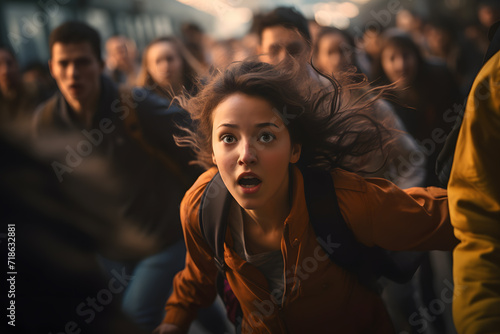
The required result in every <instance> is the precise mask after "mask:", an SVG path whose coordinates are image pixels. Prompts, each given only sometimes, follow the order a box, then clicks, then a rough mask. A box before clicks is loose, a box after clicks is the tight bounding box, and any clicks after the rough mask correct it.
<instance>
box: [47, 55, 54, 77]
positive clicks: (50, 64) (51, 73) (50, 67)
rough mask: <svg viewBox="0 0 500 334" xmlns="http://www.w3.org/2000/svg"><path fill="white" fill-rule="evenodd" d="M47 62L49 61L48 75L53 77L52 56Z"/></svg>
mask: <svg viewBox="0 0 500 334" xmlns="http://www.w3.org/2000/svg"><path fill="white" fill-rule="evenodd" d="M48 63H49V72H50V76H51V77H52V78H54V72H53V71H52V58H50V59H49V61H48Z"/></svg>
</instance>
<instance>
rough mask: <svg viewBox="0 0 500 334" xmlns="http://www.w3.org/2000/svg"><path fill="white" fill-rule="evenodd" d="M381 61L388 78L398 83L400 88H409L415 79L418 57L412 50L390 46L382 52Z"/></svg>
mask: <svg viewBox="0 0 500 334" xmlns="http://www.w3.org/2000/svg"><path fill="white" fill-rule="evenodd" d="M380 60H381V63H382V68H383V69H384V72H385V74H386V76H387V78H388V79H389V80H390V81H391V82H398V85H397V86H398V87H407V86H408V85H410V84H411V82H412V81H413V80H414V79H415V77H416V74H417V70H418V69H417V67H418V63H417V56H416V55H415V54H414V53H413V52H411V51H410V50H407V49H405V48H401V47H398V46H395V45H388V46H386V47H385V48H384V49H383V50H382V53H381V56H380Z"/></svg>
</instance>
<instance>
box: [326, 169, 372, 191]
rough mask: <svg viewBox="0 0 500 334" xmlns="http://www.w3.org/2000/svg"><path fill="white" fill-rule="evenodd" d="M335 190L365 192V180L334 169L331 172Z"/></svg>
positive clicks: (351, 173) (342, 170)
mask: <svg viewBox="0 0 500 334" xmlns="http://www.w3.org/2000/svg"><path fill="white" fill-rule="evenodd" d="M330 173H331V175H332V179H333V184H334V186H335V189H345V190H353V191H363V192H364V191H366V179H365V178H364V177H362V176H360V175H358V174H356V173H353V172H349V171H346V170H344V169H341V168H335V169H333V170H332V171H331V172H330Z"/></svg>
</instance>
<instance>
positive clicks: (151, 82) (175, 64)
mask: <svg viewBox="0 0 500 334" xmlns="http://www.w3.org/2000/svg"><path fill="white" fill-rule="evenodd" d="M202 74H203V68H202V66H201V64H200V63H199V62H198V61H197V60H196V59H195V58H194V57H193V56H192V55H191V54H190V53H189V52H188V51H187V49H186V48H185V47H184V45H182V43H181V42H180V41H179V40H177V39H176V38H174V37H160V38H157V39H155V40H153V41H152V42H151V43H149V44H148V46H147V47H146V48H145V49H144V52H143V54H142V65H141V69H140V72H139V76H138V79H137V85H138V86H141V87H145V88H147V89H149V90H152V91H153V92H155V93H156V94H158V95H160V96H164V97H166V98H168V99H172V98H173V97H174V96H176V95H179V94H181V93H182V92H183V90H186V91H187V92H189V93H191V94H192V93H193V92H194V89H195V87H196V85H195V82H196V80H197V79H198V78H199V76H200V75H202Z"/></svg>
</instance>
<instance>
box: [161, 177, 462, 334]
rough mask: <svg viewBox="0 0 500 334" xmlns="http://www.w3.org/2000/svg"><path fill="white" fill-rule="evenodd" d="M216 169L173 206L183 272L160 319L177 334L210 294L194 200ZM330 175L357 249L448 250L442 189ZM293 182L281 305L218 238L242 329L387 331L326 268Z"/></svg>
mask: <svg viewBox="0 0 500 334" xmlns="http://www.w3.org/2000/svg"><path fill="white" fill-rule="evenodd" d="M216 172H217V170H216V169H215V168H213V169H210V170H208V171H207V172H205V173H204V174H203V175H201V176H200V178H199V179H198V181H196V183H195V184H194V185H193V187H191V189H190V190H189V191H188V192H187V193H186V196H185V197H184V199H183V201H182V204H181V221H182V225H183V229H184V236H185V239H186V246H187V249H188V253H187V256H186V268H185V269H184V270H183V271H181V272H180V273H179V274H178V275H177V276H176V277H175V280H174V287H173V293H172V295H171V296H170V299H169V300H168V302H167V306H166V311H167V313H166V316H165V319H164V320H163V321H164V322H167V323H172V324H176V325H178V326H179V327H181V328H182V329H184V330H186V329H187V328H188V326H189V323H190V322H191V320H192V319H193V317H194V316H195V314H196V310H197V308H198V307H201V306H208V305H210V304H211V302H212V301H213V299H214V298H215V296H216V288H215V278H216V274H217V268H216V266H215V263H214V260H213V255H212V252H211V250H210V248H209V246H208V245H207V243H206V242H205V240H204V237H203V236H202V234H201V231H200V224H199V220H198V210H199V205H200V200H201V196H202V194H203V191H204V190H205V188H206V186H207V184H208V182H209V181H210V180H211V179H212V178H213V176H214V175H215V173H216ZM332 178H333V182H334V185H335V191H336V194H337V199H338V203H339V207H340V210H341V212H342V215H343V216H344V219H345V221H346V223H347V224H348V225H349V227H350V228H351V229H352V231H353V232H354V234H355V236H356V238H357V239H358V240H359V241H360V242H362V243H363V244H365V245H368V246H374V245H378V246H380V247H383V248H386V249H390V250H410V249H412V250H430V249H442V250H451V249H452V248H453V247H454V246H455V245H456V243H457V240H456V239H455V237H454V236H453V228H452V226H451V224H450V220H449V212H448V198H447V196H446V191H445V190H444V189H440V188H433V187H431V188H410V189H405V190H401V189H399V188H397V187H396V186H395V185H394V184H392V183H391V182H389V181H387V180H384V179H378V178H369V179H364V178H362V177H360V176H358V175H355V174H353V173H349V172H346V171H343V170H340V169H336V170H334V171H333V172H332ZM293 180H294V181H293V183H292V184H293V200H292V208H291V211H290V214H289V216H288V217H287V219H286V220H285V222H284V232H283V238H282V241H281V251H282V253H283V258H284V265H285V267H284V279H285V291H284V298H283V301H282V302H280V303H278V304H276V303H275V302H274V300H273V298H272V296H271V291H270V289H269V285H268V283H267V280H266V278H265V277H264V275H263V274H262V273H261V272H260V271H259V270H258V269H257V268H256V267H254V266H253V265H251V264H249V263H248V262H246V261H244V260H243V259H242V258H241V257H239V256H238V255H237V253H236V252H235V251H234V249H233V241H232V237H231V234H230V233H229V232H230V231H228V233H227V235H226V243H225V247H224V257H225V261H226V264H227V265H228V267H229V269H228V270H227V272H226V276H227V279H228V281H229V283H230V285H231V287H232V289H233V291H234V293H235V295H236V297H237V298H238V300H239V301H240V303H241V307H242V310H243V314H244V319H243V324H242V332H243V333H254V334H257V333H332V332H336V333H343V334H349V333H373V334H376V333H380V334H387V333H393V332H394V330H393V328H392V324H391V322H390V319H389V317H388V314H387V313H386V311H385V308H384V305H383V303H382V300H381V299H380V297H379V296H378V295H377V294H375V293H373V292H371V291H370V290H368V289H367V288H365V287H364V286H362V285H361V284H360V283H359V282H358V281H357V279H356V278H355V277H354V274H351V273H350V272H347V271H346V270H345V269H343V268H341V267H339V266H337V265H335V264H334V263H332V262H331V261H330V260H329V258H328V255H326V253H325V252H324V251H323V249H322V247H321V246H320V245H319V243H318V241H317V239H316V236H315V234H314V231H313V229H312V226H311V225H310V224H309V215H308V213H307V207H306V201H305V197H304V184H303V179H302V174H301V173H300V171H299V170H298V168H295V169H294V171H293ZM228 229H229V227H228Z"/></svg>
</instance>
